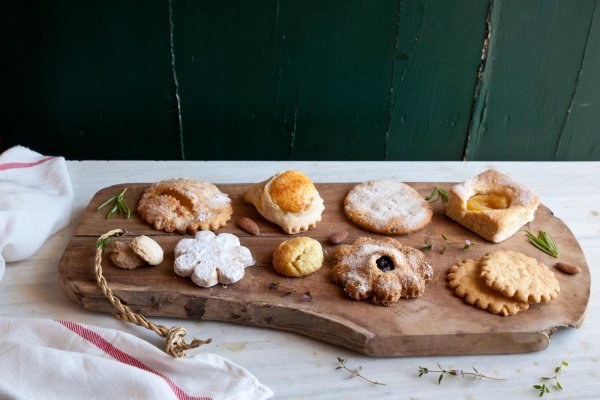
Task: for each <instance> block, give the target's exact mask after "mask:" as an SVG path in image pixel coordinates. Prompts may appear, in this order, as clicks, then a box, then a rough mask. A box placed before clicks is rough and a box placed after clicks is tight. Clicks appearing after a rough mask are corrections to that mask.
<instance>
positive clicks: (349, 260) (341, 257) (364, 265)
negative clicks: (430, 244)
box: [332, 237, 433, 306]
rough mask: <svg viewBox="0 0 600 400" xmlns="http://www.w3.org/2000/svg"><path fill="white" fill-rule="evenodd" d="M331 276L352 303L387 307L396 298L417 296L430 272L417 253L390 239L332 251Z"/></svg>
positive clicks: (361, 240) (363, 241)
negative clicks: (359, 301) (367, 300)
mask: <svg viewBox="0 0 600 400" xmlns="http://www.w3.org/2000/svg"><path fill="white" fill-rule="evenodd" d="M332 275H333V279H334V280H335V282H336V283H338V284H340V285H343V286H344V291H345V292H346V294H348V296H350V297H352V298H353V299H355V300H364V299H367V298H370V299H371V301H372V302H373V303H375V304H380V305H384V306H389V305H392V304H393V303H396V302H397V301H398V300H399V299H400V298H408V297H418V296H421V295H422V294H423V292H424V291H425V282H427V281H429V280H431V278H432V277H433V269H432V268H431V265H429V264H428V263H427V262H426V261H425V256H424V255H423V253H421V252H420V251H419V250H417V249H413V248H412V247H408V246H403V245H401V244H400V243H399V242H398V241H397V240H395V239H392V238H383V239H379V240H375V239H371V238H366V237H363V238H359V239H357V240H356V241H355V242H354V243H353V244H351V245H343V246H338V247H337V248H336V250H335V253H334V254H333V270H332Z"/></svg>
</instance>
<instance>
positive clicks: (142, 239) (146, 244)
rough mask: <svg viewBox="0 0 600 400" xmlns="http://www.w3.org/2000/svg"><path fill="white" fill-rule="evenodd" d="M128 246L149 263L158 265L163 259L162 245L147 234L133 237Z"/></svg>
mask: <svg viewBox="0 0 600 400" xmlns="http://www.w3.org/2000/svg"><path fill="white" fill-rule="evenodd" d="M129 247H131V249H132V250H133V251H134V252H135V254H137V255H138V256H140V257H141V258H142V259H143V260H144V261H146V262H147V263H148V264H150V265H158V264H160V263H161V262H162V261H163V257H164V252H163V249H162V247H160V245H159V244H158V243H156V242H155V241H154V239H151V238H149V237H148V236H144V235H141V236H138V237H136V238H134V239H133V240H132V241H131V243H129Z"/></svg>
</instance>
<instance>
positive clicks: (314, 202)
mask: <svg viewBox="0 0 600 400" xmlns="http://www.w3.org/2000/svg"><path fill="white" fill-rule="evenodd" d="M244 201H245V202H246V203H250V204H252V205H254V206H255V207H256V210H257V211H258V212H259V213H260V215H262V216H263V217H264V218H265V219H267V220H268V221H271V222H273V223H275V224H277V225H279V226H280V227H281V229H283V231H284V232H286V233H289V234H294V233H299V232H303V231H306V230H308V229H312V228H314V227H315V226H317V222H319V221H320V220H321V215H322V214H323V211H324V210H325V205H324V202H323V199H322V198H321V196H320V195H319V192H318V191H317V189H316V188H315V185H314V184H313V183H312V181H311V180H310V179H309V178H308V177H307V176H306V175H304V174H303V173H301V172H298V171H283V172H279V173H278V174H276V175H274V176H272V177H271V178H269V179H267V180H265V181H263V182H260V183H258V184H256V185H254V186H252V187H251V188H250V189H249V190H248V191H247V192H246V193H245V195H244Z"/></svg>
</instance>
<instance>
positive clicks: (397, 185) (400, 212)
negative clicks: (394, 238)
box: [344, 180, 433, 235]
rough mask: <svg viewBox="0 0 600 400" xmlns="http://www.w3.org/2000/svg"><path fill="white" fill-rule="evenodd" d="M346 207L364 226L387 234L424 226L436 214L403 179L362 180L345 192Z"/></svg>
mask: <svg viewBox="0 0 600 400" xmlns="http://www.w3.org/2000/svg"><path fill="white" fill-rule="evenodd" d="M344 211H345V212H346V215H347V216H348V218H350V220H351V221H352V222H354V223H355V224H357V225H358V226H360V227H361V228H363V229H366V230H368V231H371V232H375V233H382V234H385V235H406V234H409V233H413V232H416V231H419V230H421V229H423V228H424V227H425V226H426V225H427V224H428V223H429V222H430V221H431V217H432V216H433V211H432V210H431V205H430V204H429V203H428V202H427V201H425V199H424V198H423V197H421V195H420V194H419V192H417V191H416V190H415V189H413V188H412V187H410V186H408V185H407V184H405V183H402V182H396V181H391V180H377V181H369V182H364V183H359V184H358V185H356V186H354V187H353V188H352V190H350V192H349V193H348V194H347V195H346V198H345V199H344Z"/></svg>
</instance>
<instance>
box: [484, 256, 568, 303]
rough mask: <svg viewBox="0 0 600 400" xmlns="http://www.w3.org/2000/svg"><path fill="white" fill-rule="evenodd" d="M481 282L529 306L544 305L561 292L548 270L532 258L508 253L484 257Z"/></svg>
mask: <svg viewBox="0 0 600 400" xmlns="http://www.w3.org/2000/svg"><path fill="white" fill-rule="evenodd" d="M481 278H482V280H483V281H484V283H485V285H486V286H489V287H491V288H493V289H495V290H498V291H500V292H502V294H504V295H505V296H508V297H513V298H515V299H516V300H519V301H522V302H527V303H529V304H535V303H547V302H549V301H550V300H552V299H554V298H556V296H558V292H559V291H560V286H559V283H558V280H557V279H556V278H555V277H554V273H553V272H552V271H550V268H548V267H547V266H546V265H545V264H542V263H541V262H539V261H538V260H536V259H535V258H532V257H527V256H526V255H525V254H522V253H518V252H516V251H510V250H499V251H495V252H493V253H489V254H486V255H485V256H484V257H483V258H482V259H481Z"/></svg>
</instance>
